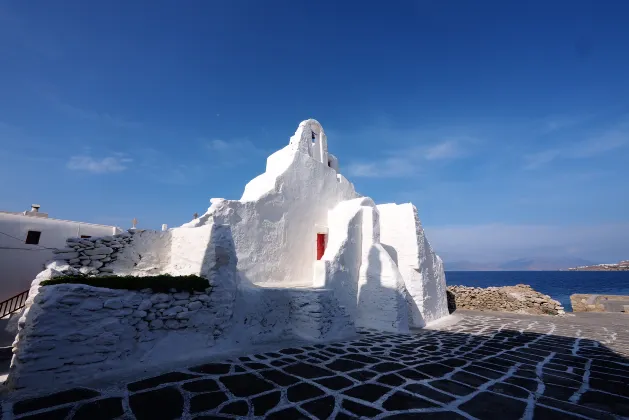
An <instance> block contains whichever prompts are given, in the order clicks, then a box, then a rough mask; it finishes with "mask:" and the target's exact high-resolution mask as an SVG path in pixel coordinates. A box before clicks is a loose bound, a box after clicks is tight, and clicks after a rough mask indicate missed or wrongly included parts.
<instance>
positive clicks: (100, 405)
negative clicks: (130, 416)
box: [72, 397, 124, 420]
mask: <svg viewBox="0 0 629 420" xmlns="http://www.w3.org/2000/svg"><path fill="white" fill-rule="evenodd" d="M123 414H124V410H123V408H122V398H117V397H114V398H104V399H102V400H96V401H93V402H90V403H86V404H83V405H82V406H80V407H79V409H78V410H77V412H76V413H75V414H74V416H73V417H72V420H109V419H114V418H116V417H120V416H122V415H123Z"/></svg>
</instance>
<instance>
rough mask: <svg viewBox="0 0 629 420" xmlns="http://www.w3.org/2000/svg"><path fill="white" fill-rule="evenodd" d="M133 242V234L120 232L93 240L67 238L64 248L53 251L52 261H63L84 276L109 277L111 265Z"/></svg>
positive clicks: (111, 271)
mask: <svg viewBox="0 0 629 420" xmlns="http://www.w3.org/2000/svg"><path fill="white" fill-rule="evenodd" d="M132 240H133V234H132V233H129V232H122V233H119V234H116V235H111V236H100V237H93V238H86V239H82V238H68V239H67V240H66V247H65V248H59V249H56V250H54V251H53V259H54V260H59V261H65V262H67V263H68V265H70V266H71V267H72V268H74V269H76V270H78V272H79V273H81V274H84V275H88V274H89V275H97V274H103V275H111V273H113V272H114V269H113V268H111V267H110V266H111V264H112V263H113V262H115V261H116V260H117V259H118V255H120V253H121V252H122V251H123V250H124V248H126V247H127V246H128V245H129V244H130V243H131V242H132Z"/></svg>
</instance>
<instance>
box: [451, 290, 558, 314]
mask: <svg viewBox="0 0 629 420" xmlns="http://www.w3.org/2000/svg"><path fill="white" fill-rule="evenodd" d="M448 308H449V310H450V312H454V310H455V309H470V310H475V311H498V312H514V313H519V314H531V315H563V314H565V311H564V308H563V306H561V303H560V302H558V301H556V300H554V299H552V298H551V297H550V296H548V295H544V294H541V293H539V292H536V291H535V290H533V288H531V286H528V285H526V284H518V285H516V286H504V287H487V288H483V287H467V286H448Z"/></svg>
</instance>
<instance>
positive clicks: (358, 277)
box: [313, 198, 410, 332]
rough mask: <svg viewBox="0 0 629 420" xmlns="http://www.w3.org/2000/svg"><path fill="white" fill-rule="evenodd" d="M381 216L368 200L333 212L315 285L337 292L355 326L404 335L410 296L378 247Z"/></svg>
mask: <svg viewBox="0 0 629 420" xmlns="http://www.w3.org/2000/svg"><path fill="white" fill-rule="evenodd" d="M378 216H379V214H378V210H377V208H376V205H375V204H374V202H373V200H371V199H370V198H357V199H354V200H348V201H344V202H342V203H340V204H339V205H338V206H336V207H335V208H334V209H333V210H331V211H330V216H329V220H330V221H331V224H330V236H329V239H328V246H327V248H326V250H325V253H324V255H323V257H322V259H321V261H318V262H317V264H316V265H315V267H316V269H315V274H314V278H313V284H314V286H316V287H327V288H330V289H332V290H334V293H335V295H336V297H337V298H338V300H339V302H340V303H341V305H343V306H344V307H345V308H346V310H347V311H348V313H349V314H350V315H351V317H352V319H353V320H354V322H355V324H356V326H358V327H363V328H377V329H381V330H385V331H396V332H400V331H401V332H404V331H408V328H409V316H410V315H409V303H408V301H407V295H408V293H407V291H406V289H405V287H404V280H403V278H402V276H401V274H400V272H399V271H398V269H397V266H396V265H395V262H394V261H393V260H392V259H391V257H390V255H389V254H388V252H387V251H386V250H385V249H384V248H383V246H382V244H381V243H380V224H379V217H378Z"/></svg>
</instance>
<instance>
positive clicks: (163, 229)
mask: <svg viewBox="0 0 629 420" xmlns="http://www.w3.org/2000/svg"><path fill="white" fill-rule="evenodd" d="M167 230H168V225H167V224H163V225H162V232H165V231H167Z"/></svg>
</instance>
